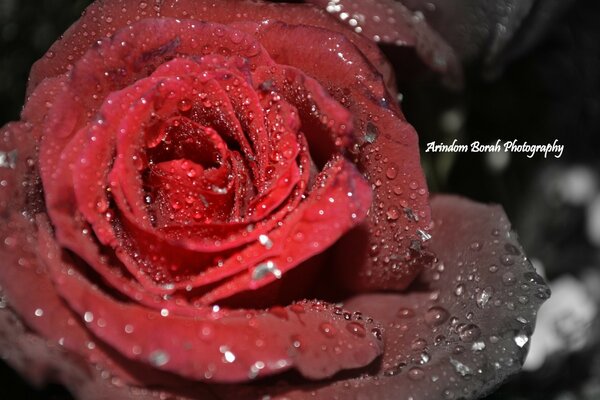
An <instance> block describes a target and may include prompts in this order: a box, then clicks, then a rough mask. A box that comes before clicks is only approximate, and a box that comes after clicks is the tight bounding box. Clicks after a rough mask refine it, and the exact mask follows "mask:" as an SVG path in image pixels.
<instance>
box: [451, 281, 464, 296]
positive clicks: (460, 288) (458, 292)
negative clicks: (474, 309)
mask: <svg viewBox="0 0 600 400" xmlns="http://www.w3.org/2000/svg"><path fill="white" fill-rule="evenodd" d="M464 292H465V285H463V284H462V283H459V284H458V285H456V287H455V288H454V294H455V295H456V296H458V297H460V296H462V295H463V293H464Z"/></svg>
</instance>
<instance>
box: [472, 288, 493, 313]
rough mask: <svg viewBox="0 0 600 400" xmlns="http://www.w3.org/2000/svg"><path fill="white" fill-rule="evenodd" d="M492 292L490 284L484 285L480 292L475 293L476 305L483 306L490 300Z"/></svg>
mask: <svg viewBox="0 0 600 400" xmlns="http://www.w3.org/2000/svg"><path fill="white" fill-rule="evenodd" d="M493 294H494V289H493V288H492V287H491V286H488V287H486V288H485V289H483V290H482V291H481V292H479V293H477V296H476V302H477V307H479V308H484V307H485V305H486V304H487V303H488V301H490V298H491V297H492V295H493Z"/></svg>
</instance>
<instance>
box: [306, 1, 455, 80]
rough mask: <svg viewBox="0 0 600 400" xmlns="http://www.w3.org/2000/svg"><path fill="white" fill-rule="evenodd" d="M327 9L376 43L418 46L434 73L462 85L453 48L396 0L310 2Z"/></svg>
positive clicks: (418, 51) (420, 14)
mask: <svg viewBox="0 0 600 400" xmlns="http://www.w3.org/2000/svg"><path fill="white" fill-rule="evenodd" d="M308 2H310V3H314V4H317V5H319V6H321V7H323V8H325V9H326V10H327V11H328V12H329V13H331V14H333V15H335V16H337V17H338V18H339V19H340V20H341V21H343V22H344V23H346V24H348V25H349V26H350V27H352V28H353V29H355V30H357V28H358V30H357V32H361V34H363V35H364V36H366V37H368V38H370V39H373V40H374V41H375V42H382V43H391V44H394V45H397V46H401V47H408V48H411V47H414V48H415V49H416V51H417V53H418V54H419V56H420V58H421V59H422V60H423V61H424V62H425V63H426V64H427V66H428V67H429V68H431V69H432V70H433V71H436V72H438V73H441V74H443V75H446V77H447V79H448V81H449V82H450V83H453V84H455V85H460V84H461V83H462V70H461V65H460V63H459V61H458V58H457V57H456V55H455V54H454V51H453V49H452V48H451V47H450V46H449V45H448V44H447V43H446V42H445V40H444V39H443V38H442V36H440V35H439V34H438V33H437V32H435V31H434V30H432V29H431V28H430V27H429V25H428V24H427V22H425V19H424V16H423V14H422V13H415V14H413V13H412V12H411V11H409V10H408V9H407V8H406V7H405V6H404V5H403V4H402V3H401V2H398V1H394V0H339V1H335V2H331V1H329V0H308Z"/></svg>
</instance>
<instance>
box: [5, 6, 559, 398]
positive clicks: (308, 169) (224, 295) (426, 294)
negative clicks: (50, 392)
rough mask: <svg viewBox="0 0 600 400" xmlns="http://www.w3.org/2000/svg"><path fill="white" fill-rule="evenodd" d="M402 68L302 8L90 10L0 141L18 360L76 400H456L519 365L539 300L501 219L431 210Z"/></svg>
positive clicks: (9, 344)
mask: <svg viewBox="0 0 600 400" xmlns="http://www.w3.org/2000/svg"><path fill="white" fill-rule="evenodd" d="M407 32H411V31H410V30H408V28H407ZM407 43H409V42H408V41H407ZM432 43H436V42H435V41H432ZM409 44H410V43H409ZM390 70H391V69H390V68H389V66H388V65H387V63H386V61H385V60H384V59H383V57H382V56H381V55H380V53H379V52H378V50H377V48H376V47H374V45H373V44H372V43H371V42H369V41H367V40H366V39H363V38H362V37H361V36H359V35H358V34H356V33H355V32H352V31H351V30H348V29H347V28H346V27H344V26H343V25H341V24H338V23H337V22H336V21H335V20H334V19H332V18H330V17H329V16H328V15H327V14H326V13H324V12H321V11H319V10H318V9H317V8H313V7H312V6H307V5H290V4H286V5H275V4H265V3H262V2H255V1H219V2H209V1H198V0H196V1H192V0H186V1H182V0H179V1H163V2H158V3H155V4H151V3H146V2H143V1H133V0H130V1H116V0H114V1H99V2H97V3H95V4H94V5H92V6H90V7H89V8H88V9H87V10H86V13H85V14H84V16H83V17H82V18H81V19H80V20H79V21H78V22H77V23H76V24H75V25H74V26H73V27H72V28H71V29H70V30H69V31H67V32H66V33H65V35H64V36H63V37H62V38H61V40H59V41H58V42H57V43H55V44H54V45H53V46H52V48H51V49H50V50H49V51H48V53H47V54H46V56H45V57H44V58H43V59H42V60H40V61H38V63H36V65H35V66H34V68H33V70H32V73H31V77H30V85H29V88H28V92H29V97H28V100H27V102H26V105H25V108H24V110H23V113H22V119H21V121H19V122H15V123H11V124H8V125H6V126H5V127H4V128H2V131H1V134H2V143H1V146H2V147H1V149H2V152H1V153H0V155H1V156H2V159H1V161H2V163H1V164H2V167H4V168H2V169H1V170H0V173H1V174H2V176H1V177H0V178H1V179H2V181H1V182H2V185H1V186H0V211H1V213H2V214H1V215H2V218H3V221H2V225H1V230H0V236H1V238H2V255H3V257H4V262H3V266H2V268H1V269H0V286H1V287H2V289H3V296H4V297H3V299H4V300H3V303H2V304H8V305H9V306H10V310H11V311H10V312H9V311H8V310H5V311H3V312H2V314H1V318H2V319H0V328H1V330H0V332H2V333H3V335H2V337H1V338H0V348H3V349H5V350H4V351H5V353H4V356H5V359H7V360H8V361H9V362H10V363H11V364H12V365H13V366H15V368H17V369H19V370H21V371H22V372H23V373H24V374H28V375H29V377H30V378H31V379H32V380H37V381H38V382H42V381H43V380H45V379H57V380H59V381H61V382H63V383H64V384H65V385H66V386H67V387H69V389H70V390H72V391H73V392H74V393H75V395H77V396H78V397H81V398H140V397H148V398H151V397H152V396H154V393H153V392H148V390H149V388H153V390H154V389H156V390H157V391H161V392H162V394H161V396H166V393H171V394H179V395H182V396H186V397H189V398H202V399H204V398H213V397H214V398H230V397H231V398H234V397H238V398H269V396H272V397H273V398H274V397H279V396H281V397H282V398H299V397H300V398H302V397H304V396H306V393H309V394H310V393H312V392H311V391H313V392H314V396H317V397H320V398H324V399H325V398H326V399H330V398H335V397H336V396H337V397H338V398H347V397H348V396H349V395H350V393H352V395H353V396H358V397H357V398H361V396H362V398H377V399H384V398H390V399H391V398H397V396H398V394H399V393H404V394H406V395H414V396H417V397H415V398H440V396H442V395H444V396H446V397H447V398H453V397H465V396H467V397H468V396H475V395H477V394H479V393H481V392H483V391H485V390H488V388H489V387H490V385H493V384H495V383H496V382H498V380H499V379H500V378H502V377H504V376H506V375H507V374H508V373H509V372H513V371H514V370H516V369H517V368H518V365H520V361H521V360H519V357H522V356H523V354H524V352H523V348H524V345H525V343H526V341H527V340H528V339H527V338H528V336H527V335H529V334H530V333H531V330H532V329H533V324H534V317H533V315H534V313H535V310H536V308H537V306H538V305H539V303H540V302H541V299H543V298H545V297H546V296H547V293H546V291H545V290H546V288H545V286H544V285H543V282H542V281H540V280H539V278H538V277H537V275H535V273H534V272H532V269H531V267H530V265H529V264H528V262H527V261H526V258H525V257H524V256H523V254H522V251H521V250H520V247H519V245H518V244H517V243H516V242H515V240H514V238H513V237H512V236H511V234H510V228H509V225H508V223H507V221H506V219H505V217H504V215H503V213H502V211H501V210H499V209H498V208H493V207H486V206H480V205H476V204H474V203H471V202H468V201H466V200H462V199H458V198H452V197H441V198H437V199H434V201H433V207H432V209H433V211H432V213H433V218H431V216H430V213H429V201H428V194H427V189H426V185H425V182H424V178H423V174H422V171H421V169H420V165H419V152H418V146H417V138H416V134H415V132H414V130H413V129H412V127H411V126H410V125H409V124H408V123H407V122H406V121H405V120H404V117H403V116H402V113H401V111H400V109H399V108H398V106H397V104H396V102H395V101H394V91H393V88H392V86H391V82H393V77H392V76H391V75H390V73H389V71H390ZM385 82H388V83H389V84H388V85H386V84H385ZM432 236H433V239H432V240H429V239H431V238H432ZM429 242H430V243H431V245H430V247H429V248H427V245H428V244H429ZM434 254H435V256H436V257H437V258H435V260H434V256H433V255H434ZM497 264H498V265H500V266H497ZM424 267H427V268H426V269H425V271H423V273H422V274H421V275H420V277H419V279H418V280H417V282H415V283H414V285H413V287H412V289H411V291H410V292H408V294H402V293H399V292H398V291H399V290H403V289H405V288H406V287H407V286H408V285H409V284H410V283H411V282H413V280H414V279H415V277H416V276H417V275H418V274H419V273H420V272H422V270H423V268H424ZM499 269H503V271H501V272H500V271H498V270H499ZM442 277H443V278H442ZM517 280H519V281H523V280H530V281H531V282H529V283H528V285H529V287H528V289H527V291H525V292H524V293H522V297H523V298H526V299H527V302H526V303H519V304H517V303H515V302H514V301H513V299H512V297H511V296H513V292H512V290H510V291H507V290H504V288H506V287H510V286H512V285H513V284H514V283H515V282H516V281H517ZM523 290H525V289H523ZM310 298H317V299H319V300H305V299H310ZM336 303H343V304H342V305H341V306H340V305H336ZM509 303H511V304H512V306H510V305H509ZM523 304H526V305H523ZM515 309H517V310H518V312H519V318H517V319H514V315H515ZM490 311H493V312H494V313H495V314H496V317H497V318H499V319H500V320H501V321H503V322H502V324H501V325H496V323H497V321H498V320H495V321H491V320H490V319H489V318H483V316H484V315H485V314H487V313H488V312H490ZM13 313H14V314H13ZM15 315H16V316H17V318H18V320H17V319H15ZM19 321H22V322H23V323H24V324H25V326H26V328H25V327H23V326H21V325H20V324H19ZM40 338H44V341H42V340H41V339H40ZM492 355H493V357H496V358H498V357H501V358H502V363H499V364H498V365H499V366H497V367H495V365H496V364H492V363H491V361H489V360H488V357H492ZM28 357H35V358H36V359H37V361H36V366H37V368H35V369H30V370H27V371H26V369H27V364H28V361H27V360H28ZM88 363H91V365H94V366H95V368H93V369H89V368H85V367H82V366H85V365H88ZM284 371H289V372H287V373H284ZM294 371H295V372H294ZM271 375H277V377H276V378H275V379H276V380H273V379H270V380H268V379H259V378H263V377H267V376H271ZM109 377H110V378H111V379H107V378H109ZM449 377H452V379H450V378H449ZM326 378H329V379H328V380H324V379H326ZM424 378H427V379H424ZM457 378H458V380H457ZM249 381H256V382H253V383H252V384H247V382H249ZM222 383H229V385H222ZM143 388H145V389H143ZM307 390H308V392H307ZM264 396H266V397H264ZM418 396H420V397H418ZM311 397H312V394H311Z"/></svg>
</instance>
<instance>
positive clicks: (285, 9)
mask: <svg viewBox="0 0 600 400" xmlns="http://www.w3.org/2000/svg"><path fill="white" fill-rule="evenodd" d="M159 16H160V17H171V18H179V19H196V20H200V21H211V22H218V23H231V22H236V21H253V22H256V23H260V22H262V21H265V20H278V21H284V22H288V23H290V24H303V25H313V26H319V27H324V28H328V29H331V30H333V31H338V32H343V33H344V35H346V36H347V37H348V38H349V39H350V40H351V41H352V42H353V43H354V44H356V45H357V46H358V47H360V49H361V50H362V51H363V53H365V54H366V55H367V56H368V57H369V59H371V60H372V62H373V63H374V65H376V66H377V67H378V69H379V70H380V71H381V72H382V73H384V74H385V78H386V82H389V81H391V80H392V76H393V74H392V72H391V69H390V68H389V64H388V63H387V61H386V60H385V59H384V57H383V56H382V54H381V52H379V51H378V49H377V48H376V46H375V45H374V44H373V43H372V42H371V41H370V40H366V39H364V38H362V37H361V36H360V35H358V34H356V33H354V32H352V31H351V30H350V29H347V28H346V27H344V26H343V25H342V24H339V23H337V22H336V21H334V20H333V19H332V18H331V17H330V16H329V15H327V13H326V12H324V11H322V10H319V9H318V8H317V7H314V6H310V5H306V4H264V3H262V2H255V1H251V0H241V1H238V0H166V1H162V2H160V3H156V4H149V3H147V2H140V1H138V0H123V1H104V2H94V3H93V4H92V5H90V6H89V7H88V8H87V9H86V11H85V13H84V14H83V15H82V17H81V18H80V19H79V20H78V21H77V22H75V23H74V24H73V26H71V28H70V29H69V30H67V31H66V32H65V33H64V34H63V35H62V36H61V39H60V40H58V41H57V42H56V43H55V44H54V45H53V46H52V47H51V48H50V50H49V51H48V52H47V53H46V56H45V57H44V58H42V59H40V60H39V61H38V62H37V63H36V64H35V65H34V66H33V68H32V73H31V76H30V81H29V87H28V91H29V93H31V92H32V91H33V89H34V88H35V87H36V86H37V85H38V84H39V82H40V81H42V80H43V79H44V78H48V77H53V76H56V75H60V74H63V73H64V72H66V71H67V70H68V68H69V66H71V65H72V64H73V63H75V62H76V61H77V60H78V59H79V58H80V57H81V56H82V55H83V54H84V52H85V51H86V50H87V49H88V48H90V47H91V46H92V45H93V44H94V43H95V42H96V41H98V40H99V39H103V38H105V37H107V36H111V35H112V34H114V32H115V31H117V30H118V29H120V28H122V27H124V26H127V25H130V24H132V23H134V22H137V21H140V20H142V19H146V18H155V17H159Z"/></svg>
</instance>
